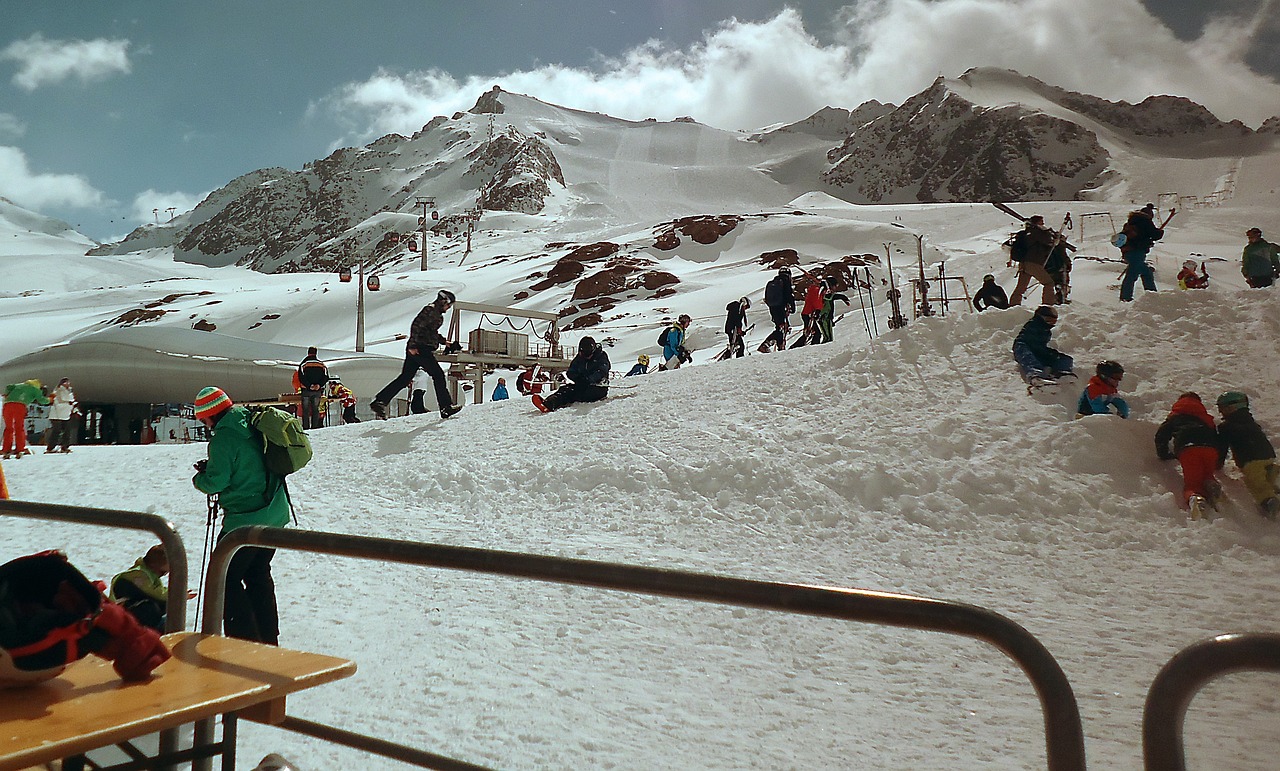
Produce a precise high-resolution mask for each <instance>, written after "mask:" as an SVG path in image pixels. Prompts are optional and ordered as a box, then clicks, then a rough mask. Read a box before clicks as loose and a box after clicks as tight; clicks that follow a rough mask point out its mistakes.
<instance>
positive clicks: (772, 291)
mask: <svg viewBox="0 0 1280 771" xmlns="http://www.w3.org/2000/svg"><path fill="white" fill-rule="evenodd" d="M764 304H765V305H767V306H769V307H770V308H774V309H779V308H780V309H784V310H786V312H787V313H789V314H790V313H795V312H796V297H795V291H794V290H793V289H792V288H791V279H790V278H783V277H782V276H774V277H773V278H772V279H771V280H770V281H769V283H767V284H765V285H764Z"/></svg>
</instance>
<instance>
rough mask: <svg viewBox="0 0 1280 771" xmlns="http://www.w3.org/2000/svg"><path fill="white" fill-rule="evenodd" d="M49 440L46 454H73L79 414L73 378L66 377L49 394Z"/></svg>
mask: <svg viewBox="0 0 1280 771" xmlns="http://www.w3.org/2000/svg"><path fill="white" fill-rule="evenodd" d="M49 400H50V406H49V423H50V428H49V440H48V441H47V442H46V443H45V447H44V451H45V452H46V453H50V452H59V450H58V449H57V447H58V445H62V449H61V452H71V434H72V433H74V431H75V425H76V422H75V417H76V415H78V414H79V407H77V406H76V394H75V391H72V390H71V378H69V377H64V378H63V379H61V380H59V381H58V385H57V387H56V388H54V389H53V392H52V393H50V394H49Z"/></svg>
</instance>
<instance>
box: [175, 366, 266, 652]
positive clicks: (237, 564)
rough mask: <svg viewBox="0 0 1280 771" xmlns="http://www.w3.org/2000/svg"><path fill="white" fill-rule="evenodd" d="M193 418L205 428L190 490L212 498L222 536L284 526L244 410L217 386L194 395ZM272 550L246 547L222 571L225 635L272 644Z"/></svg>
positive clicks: (258, 441)
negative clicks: (202, 454) (202, 455)
mask: <svg viewBox="0 0 1280 771" xmlns="http://www.w3.org/2000/svg"><path fill="white" fill-rule="evenodd" d="M195 416H196V420H199V421H200V422H201V423H203V424H204V425H205V427H206V428H207V429H209V433H210V435H211V436H212V438H211V439H210V440H209V458H208V460H202V461H199V462H198V463H196V464H195V467H196V475H195V476H194V477H192V479H191V482H192V484H194V485H195V487H196V489H197V490H199V491H200V492H202V493H206V494H208V495H217V496H218V505H219V506H220V507H221V508H222V530H221V531H220V532H219V533H218V538H219V539H221V538H222V537H223V536H224V535H226V534H227V533H229V532H231V531H232V530H235V529H236V528H238V527H249V526H251V525H263V526H267V527H284V526H285V525H287V524H289V499H288V498H287V497H286V493H285V489H284V480H283V479H281V478H280V477H279V476H276V475H275V474H271V473H269V472H268V471H267V465H266V458H265V456H264V454H263V452H264V450H263V445H262V438H261V437H260V436H258V434H257V433H256V432H255V431H254V430H253V429H252V428H250V426H249V411H248V410H246V409H245V408H244V407H236V406H235V405H234V404H232V403H231V399H230V398H229V397H228V396H227V395H226V393H225V392H223V390H222V389H221V388H212V387H210V388H205V389H202V390H201V391H200V393H199V394H197V395H196V403H195ZM275 551H276V550H275V549H266V548H263V547H260V546H246V547H244V548H242V549H240V550H239V551H237V552H236V554H235V556H234V557H232V558H231V564H230V565H229V566H228V567H227V595H226V603H225V605H224V609H223V614H222V622H223V630H224V632H225V633H226V635H227V636H228V637H238V638H240V639H243V640H254V641H256V642H263V643H267V644H269V645H277V644H279V640H280V619H279V614H278V612H277V610H276V587H275V581H274V580H273V579H272V578H271V558H272V557H273V556H275Z"/></svg>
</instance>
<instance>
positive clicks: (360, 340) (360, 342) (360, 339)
mask: <svg viewBox="0 0 1280 771" xmlns="http://www.w3.org/2000/svg"><path fill="white" fill-rule="evenodd" d="M359 271H360V275H359V278H358V279H357V281H359V284H358V286H357V287H356V351H357V352H359V353H364V257H363V256H361V257H360V263H359Z"/></svg>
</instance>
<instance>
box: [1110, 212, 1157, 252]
mask: <svg viewBox="0 0 1280 771" xmlns="http://www.w3.org/2000/svg"><path fill="white" fill-rule="evenodd" d="M1121 232H1123V233H1124V237H1125V242H1124V246H1122V247H1120V251H1121V253H1123V254H1128V253H1129V252H1149V251H1151V247H1152V246H1154V245H1155V243H1156V241H1159V240H1160V239H1162V238H1164V231H1163V230H1161V229H1160V228H1158V227H1156V223H1155V222H1154V221H1153V220H1152V219H1151V217H1150V216H1148V215H1147V214H1146V213H1145V212H1141V211H1135V212H1130V214H1129V219H1128V220H1127V221H1125V223H1124V227H1123V228H1122V229H1121Z"/></svg>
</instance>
